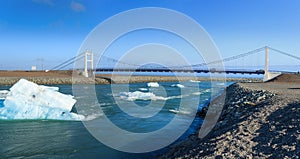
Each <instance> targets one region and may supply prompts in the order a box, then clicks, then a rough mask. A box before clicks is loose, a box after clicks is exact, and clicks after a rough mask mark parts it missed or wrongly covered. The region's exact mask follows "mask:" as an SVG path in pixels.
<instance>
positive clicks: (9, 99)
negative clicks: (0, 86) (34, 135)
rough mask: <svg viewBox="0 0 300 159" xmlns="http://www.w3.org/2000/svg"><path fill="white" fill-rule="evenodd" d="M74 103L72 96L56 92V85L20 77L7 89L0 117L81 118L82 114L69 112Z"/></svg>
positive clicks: (0, 109) (82, 117)
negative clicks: (40, 83) (47, 84)
mask: <svg viewBox="0 0 300 159" xmlns="http://www.w3.org/2000/svg"><path fill="white" fill-rule="evenodd" d="M75 103H76V100H75V99H74V98H73V96H71V95H65V94H62V93H60V92H58V87H49V86H42V85H37V84H35V83H33V82H30V81H27V80H25V79H20V80H19V81H18V82H17V83H16V84H15V85H13V86H12V87H11V88H10V89H9V92H8V93H7V95H6V98H5V100H4V107H2V108H0V119H54V120H83V119H84V116H82V115H79V114H76V113H72V112H71V110H72V108H73V105H74V104H75Z"/></svg>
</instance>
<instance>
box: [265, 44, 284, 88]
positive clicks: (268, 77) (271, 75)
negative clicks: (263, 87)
mask: <svg viewBox="0 0 300 159" xmlns="http://www.w3.org/2000/svg"><path fill="white" fill-rule="evenodd" d="M279 75H281V72H269V48H268V46H265V74H264V79H263V81H264V82H267V81H270V80H272V79H273V78H275V77H277V76H279Z"/></svg>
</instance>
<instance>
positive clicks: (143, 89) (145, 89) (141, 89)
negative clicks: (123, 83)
mask: <svg viewBox="0 0 300 159" xmlns="http://www.w3.org/2000/svg"><path fill="white" fill-rule="evenodd" d="M139 90H140V91H148V89H147V88H139Z"/></svg>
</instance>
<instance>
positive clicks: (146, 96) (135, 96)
mask: <svg viewBox="0 0 300 159" xmlns="http://www.w3.org/2000/svg"><path fill="white" fill-rule="evenodd" d="M120 97H121V99H125V100H128V101H135V100H168V99H169V98H165V97H161V96H156V95H155V94H154V93H152V92H146V93H145V92H140V91H135V92H121V93H120Z"/></svg>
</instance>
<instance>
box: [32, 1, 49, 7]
mask: <svg viewBox="0 0 300 159" xmlns="http://www.w3.org/2000/svg"><path fill="white" fill-rule="evenodd" d="M32 1H33V2H35V3H40V4H46V5H50V6H53V5H54V2H53V1H52V0H32Z"/></svg>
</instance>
